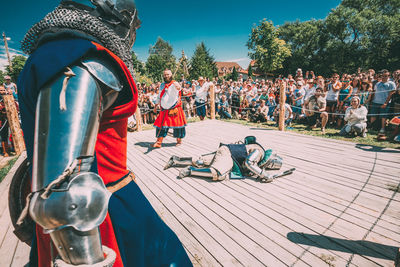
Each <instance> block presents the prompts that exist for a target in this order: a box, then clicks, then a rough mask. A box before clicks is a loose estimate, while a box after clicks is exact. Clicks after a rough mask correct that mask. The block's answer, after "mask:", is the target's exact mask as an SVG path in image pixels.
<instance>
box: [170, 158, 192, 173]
mask: <svg viewBox="0 0 400 267" xmlns="http://www.w3.org/2000/svg"><path fill="white" fill-rule="evenodd" d="M190 165H192V158H191V157H187V158H180V157H177V156H171V157H170V158H169V160H168V162H167V164H165V166H164V170H166V169H168V168H170V167H186V166H190Z"/></svg>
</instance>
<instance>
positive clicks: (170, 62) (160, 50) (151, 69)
mask: <svg viewBox="0 0 400 267" xmlns="http://www.w3.org/2000/svg"><path fill="white" fill-rule="evenodd" d="M172 51H173V48H172V46H171V45H170V44H169V43H168V42H166V41H164V40H163V39H162V38H161V37H158V39H157V41H156V43H155V44H154V46H150V49H149V54H150V55H149V57H148V58H147V62H146V71H147V74H148V76H149V77H150V78H152V79H153V80H154V81H162V79H163V78H162V73H163V71H164V70H165V69H170V70H172V71H173V70H174V68H175V64H176V62H175V60H176V59H175V56H174V55H172Z"/></svg>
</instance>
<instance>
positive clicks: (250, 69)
mask: <svg viewBox="0 0 400 267" xmlns="http://www.w3.org/2000/svg"><path fill="white" fill-rule="evenodd" d="M247 75H248V76H249V77H251V76H253V66H251V62H250V64H249V67H248V68H247Z"/></svg>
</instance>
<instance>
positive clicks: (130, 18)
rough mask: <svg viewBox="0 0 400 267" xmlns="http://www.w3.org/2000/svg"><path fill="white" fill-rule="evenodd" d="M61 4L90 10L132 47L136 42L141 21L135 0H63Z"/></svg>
mask: <svg viewBox="0 0 400 267" xmlns="http://www.w3.org/2000/svg"><path fill="white" fill-rule="evenodd" d="M61 4H62V5H64V6H71V5H72V6H74V7H75V8H79V9H84V10H87V11H89V12H90V13H91V15H93V16H95V17H98V18H99V19H100V20H101V21H103V22H105V23H106V24H107V25H108V26H110V27H112V28H113V29H114V30H115V32H116V33H117V34H118V35H119V36H120V37H121V38H123V39H125V40H128V41H129V45H130V47H132V46H133V44H134V43H135V40H136V29H138V28H139V27H140V23H141V22H140V19H139V17H138V12H137V9H136V5H135V1H134V0H61Z"/></svg>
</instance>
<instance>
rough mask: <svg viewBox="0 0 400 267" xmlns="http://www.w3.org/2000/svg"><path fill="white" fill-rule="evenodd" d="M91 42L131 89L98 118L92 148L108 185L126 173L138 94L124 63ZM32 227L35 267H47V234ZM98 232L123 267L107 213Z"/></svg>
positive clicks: (99, 171)
mask: <svg viewBox="0 0 400 267" xmlns="http://www.w3.org/2000/svg"><path fill="white" fill-rule="evenodd" d="M92 43H93V44H94V45H95V46H96V48H97V50H98V51H100V53H105V55H108V56H111V58H112V59H113V60H115V61H116V62H117V63H118V65H119V66H120V67H121V71H123V73H124V74H125V76H126V80H127V82H128V84H129V87H130V88H129V90H131V92H132V96H133V97H132V99H130V101H128V102H127V103H126V104H123V105H120V106H117V107H113V108H110V109H108V110H106V111H104V113H103V115H102V117H101V121H100V128H99V133H98V135H97V142H96V148H95V150H96V158H97V168H98V173H99V175H100V177H102V179H103V181H104V184H108V183H110V182H115V181H117V180H119V179H120V178H122V177H123V176H125V175H126V174H128V172H129V171H128V170H127V167H126V159H127V156H126V155H127V125H128V117H130V116H132V115H133V114H134V113H135V110H136V107H137V101H138V97H137V96H138V93H137V88H136V84H135V82H134V80H133V78H132V75H131V74H130V72H129V70H128V68H127V67H126V65H125V63H124V62H123V61H122V60H121V59H120V58H119V57H117V56H116V55H115V54H113V53H112V52H111V51H109V50H108V49H106V48H104V47H102V46H100V45H99V44H96V43H94V42H92ZM36 228H37V229H36V233H37V234H36V235H37V245H38V252H39V253H38V258H39V259H38V261H39V267H50V266H51V254H50V252H51V249H50V235H48V234H44V233H43V229H42V228H41V227H40V226H38V225H36ZM100 235H101V241H102V244H103V245H105V246H107V247H109V248H111V249H113V250H114V251H115V252H116V253H117V258H116V261H115V263H114V267H123V266H124V265H123V263H122V259H121V256H120V252H119V249H118V244H117V239H116V237H115V234H114V229H113V225H112V222H111V219H110V216H109V214H107V217H106V219H105V220H104V222H103V223H102V224H101V225H100Z"/></svg>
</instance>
